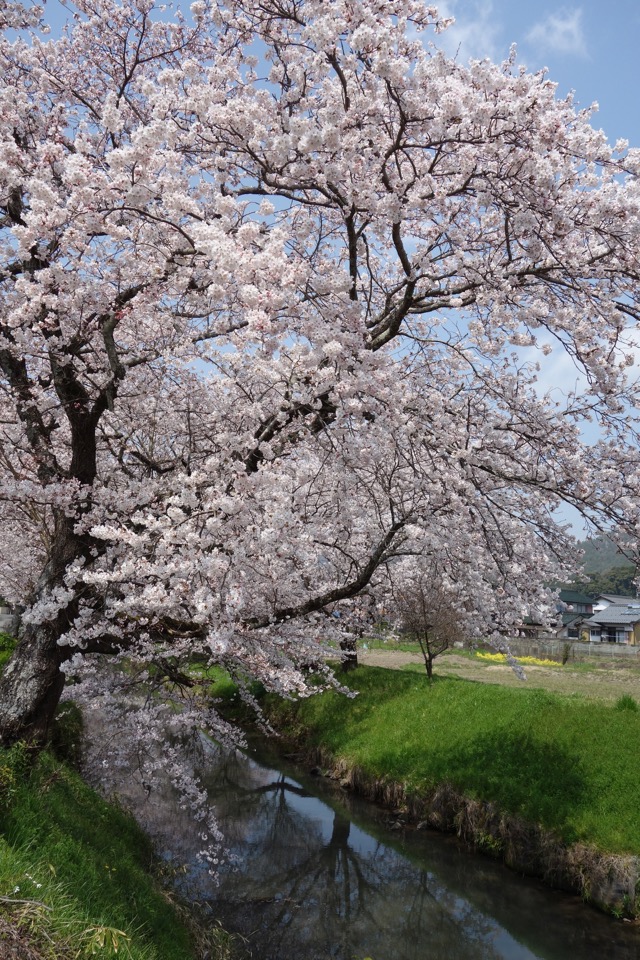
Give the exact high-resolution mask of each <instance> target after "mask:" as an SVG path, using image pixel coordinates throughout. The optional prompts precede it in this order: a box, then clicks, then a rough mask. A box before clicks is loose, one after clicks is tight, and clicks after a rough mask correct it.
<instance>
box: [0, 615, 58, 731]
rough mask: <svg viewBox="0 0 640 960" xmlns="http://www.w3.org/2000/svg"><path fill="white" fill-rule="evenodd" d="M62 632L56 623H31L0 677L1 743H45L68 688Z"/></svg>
mask: <svg viewBox="0 0 640 960" xmlns="http://www.w3.org/2000/svg"><path fill="white" fill-rule="evenodd" d="M57 641H58V631H57V630H56V629H55V627H54V625H52V624H45V625H42V626H37V627H32V626H30V625H29V626H27V628H26V630H25V632H24V636H23V637H22V639H21V640H20V642H19V644H18V646H17V647H16V649H15V651H14V653H13V656H12V657H11V659H10V660H9V663H8V664H7V666H6V667H5V670H4V674H3V676H2V678H0V743H2V745H3V746H5V747H9V746H11V744H13V743H16V742H17V741H18V740H25V741H28V742H29V743H34V744H37V745H41V744H42V743H44V742H45V740H46V738H47V734H48V731H49V727H50V725H51V720H52V719H53V715H54V712H55V709H56V707H57V705H58V701H59V700H60V696H61V694H62V690H63V687H64V674H63V673H62V672H61V671H60V664H61V663H62V661H63V659H64V658H63V656H62V655H61V654H62V650H61V648H60V647H59V646H58V642H57Z"/></svg>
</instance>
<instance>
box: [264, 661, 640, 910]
mask: <svg viewBox="0 0 640 960" xmlns="http://www.w3.org/2000/svg"><path fill="white" fill-rule="evenodd" d="M347 679H348V680H349V684H350V685H353V688H354V689H355V690H357V691H358V696H357V698H355V699H348V698H345V697H339V696H337V695H335V694H333V693H328V694H323V695H321V696H318V697H312V698H310V699H308V700H301V701H297V702H295V703H291V702H283V701H278V700H276V699H275V698H268V699H267V701H266V710H267V714H268V716H269V719H270V721H271V722H272V723H273V725H274V726H275V728H276V729H277V730H279V731H281V732H282V733H283V735H284V736H285V737H286V741H287V744H288V747H289V748H290V749H296V750H298V751H300V752H301V753H304V756H305V760H306V762H307V763H309V764H312V765H314V766H316V767H318V768H319V769H321V770H322V772H324V773H326V774H327V775H330V776H333V777H337V778H339V779H340V781H341V783H342V785H343V786H344V787H345V788H349V789H353V790H354V791H357V792H358V793H360V794H361V795H363V796H365V797H368V798H370V799H372V800H374V801H376V802H378V803H382V804H383V805H385V806H386V807H387V808H389V809H391V810H393V811H395V813H396V815H397V816H398V817H399V819H400V820H402V821H404V822H406V823H413V824H424V825H425V826H427V825H428V826H433V827H437V828H438V829H442V830H449V831H454V832H456V833H457V834H458V835H459V836H460V837H461V838H463V839H464V840H465V841H466V842H467V843H469V844H470V845H471V846H473V847H474V848H476V849H479V850H481V851H483V852H485V853H489V854H490V855H492V856H494V857H496V858H499V859H500V860H502V861H503V862H504V863H505V864H507V865H508V866H510V867H512V868H513V869H516V870H518V871H521V872H523V873H527V874H530V875H533V876H539V877H541V878H543V879H544V880H545V882H547V883H548V884H550V885H552V886H556V887H558V888H561V889H565V890H570V891H572V892H575V893H578V894H579V895H580V896H582V897H583V898H584V899H585V900H587V901H589V902H591V903H594V904H596V905H597V906H599V907H601V908H602V909H605V910H608V911H610V912H613V913H615V914H616V915H619V916H624V917H629V918H638V917H639V916H640V902H639V899H638V889H637V888H638V886H639V883H638V881H639V876H640V871H639V868H640V859H639V854H640V826H639V825H638V822H637V773H636V767H637V763H636V758H637V743H638V738H639V737H640V713H638V711H637V709H634V708H633V707H634V703H633V702H632V701H631V700H630V698H626V699H623V700H622V701H621V706H620V708H616V706H615V705H607V704H604V703H598V702H590V701H587V700H585V699H584V698H582V697H567V696H559V695H553V694H549V693H546V692H544V691H541V690H535V689H534V690H530V689H522V688H520V689H517V690H511V689H508V688H505V689H501V688H499V687H496V686H493V685H490V684H478V683H471V682H468V681H463V680H458V679H455V678H438V679H437V680H436V682H435V683H434V684H432V685H429V684H428V683H427V682H426V678H424V677H422V676H420V675H418V674H413V673H403V672H398V671H389V670H383V669H379V668H373V667H362V668H359V669H358V670H357V671H355V672H354V673H353V674H350V675H348V678H347Z"/></svg>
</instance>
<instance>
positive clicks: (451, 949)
mask: <svg viewBox="0 0 640 960" xmlns="http://www.w3.org/2000/svg"><path fill="white" fill-rule="evenodd" d="M204 776H205V782H206V786H207V790H208V793H209V797H210V800H211V802H212V804H213V805H214V806H215V808H216V811H217V816H218V819H219V821H220V824H221V826H222V829H223V832H224V834H225V836H226V838H227V842H228V844H229V846H230V848H231V850H232V852H233V854H234V855H235V856H236V857H237V866H236V867H229V866H227V867H225V868H223V870H222V873H221V878H220V883H219V885H218V886H216V885H214V884H213V883H212V881H211V879H210V877H209V876H208V874H207V872H206V870H204V868H202V866H200V865H199V864H198V862H197V860H196V858H195V853H196V848H197V839H196V838H194V830H193V825H192V823H191V822H190V821H189V820H188V819H187V818H186V817H181V816H180V814H179V812H178V811H174V812H173V813H170V812H168V813H167V812H165V818H166V819H167V822H168V823H169V825H170V827H171V830H172V837H171V839H170V841H169V842H167V839H166V836H165V841H164V851H165V854H166V855H167V856H173V857H177V858H178V859H183V860H185V861H186V863H187V869H186V872H185V873H184V874H181V878H180V880H179V886H180V889H181V891H182V892H183V893H184V894H186V895H188V896H190V897H192V898H193V899H195V900H197V901H198V902H199V903H201V904H202V903H204V904H206V905H207V907H208V909H209V910H210V913H211V915H212V916H213V917H216V918H219V919H220V920H221V921H222V923H223V925H224V926H225V927H226V928H227V929H228V930H230V931H235V932H238V933H240V934H242V935H243V936H244V937H246V938H247V948H248V949H249V950H250V952H251V956H252V957H253V958H254V960H293V958H298V957H300V958H304V960H329V958H333V960H364V958H372V960H490V958H491V960H494V958H495V960H498V958H500V960H532V958H540V960H595V958H601V957H602V958H607V960H640V929H638V928H636V927H634V926H632V925H630V924H626V923H623V922H621V921H615V920H613V919H611V918H609V917H606V916H605V915H603V914H600V913H599V912H597V911H595V910H593V909H591V908H589V907H587V906H585V905H584V904H583V903H581V902H580V900H578V899H577V898H575V897H571V896H567V895H564V894H562V893H558V892H555V891H551V890H548V889H547V888H545V887H544V886H543V885H542V884H540V883H538V882H536V881H530V880H526V879H523V878H521V877H519V876H517V875H516V874H514V873H512V872H511V871H508V870H507V869H506V868H503V867H501V866H500V865H498V864H496V863H494V862H493V861H491V860H489V859H486V858H484V857H480V856H474V855H471V854H469V853H468V852H467V851H465V850H464V849H463V848H462V847H460V846H459V845H458V843H457V842H456V841H455V840H454V839H452V838H449V837H444V836H441V835H439V834H437V833H432V832H426V831H425V832H422V831H416V830H409V829H403V828H402V827H398V825H397V824H396V825H395V826H393V825H392V824H390V823H389V820H388V815H386V814H384V813H383V812H381V811H379V810H378V809H377V808H375V807H373V806H372V805H370V804H367V803H365V802H361V801H359V800H358V799H357V798H354V797H352V796H350V795H348V794H345V793H344V792H343V791H341V790H340V789H339V788H337V787H336V786H335V785H334V784H332V783H330V782H327V781H324V780H323V779H321V778H318V777H312V776H311V775H306V774H305V773H304V772H303V771H300V770H296V769H294V768H292V767H290V766H288V765H287V764H286V763H285V764H283V763H282V762H281V761H280V760H278V759H276V758H275V756H274V755H273V754H268V753H267V750H266V748H265V746H264V745H261V746H260V747H259V748H258V749H255V750H254V751H253V752H252V755H251V756H246V755H244V754H241V753H228V752H227V753H224V752H222V751H220V750H218V748H217V747H215V746H208V747H207V749H206V762H205V764H204ZM165 826H166V823H165Z"/></svg>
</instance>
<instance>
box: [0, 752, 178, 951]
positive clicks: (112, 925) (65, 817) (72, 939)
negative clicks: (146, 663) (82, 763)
mask: <svg viewBox="0 0 640 960" xmlns="http://www.w3.org/2000/svg"><path fill="white" fill-rule="evenodd" d="M152 866H153V854H152V849H151V844H150V841H149V840H148V839H147V838H146V836H145V835H144V834H143V833H142V831H141V830H140V829H139V828H138V826H137V824H136V823H135V822H134V821H133V820H132V818H131V817H129V816H128V815H127V814H125V813H124V812H123V811H122V810H119V809H118V808H117V807H114V806H113V805H110V804H108V803H106V802H105V801H104V800H102V799H101V798H100V797H98V796H97V794H95V793H94V792H93V791H92V790H90V789H89V788H88V787H87V786H86V785H85V784H84V783H83V781H82V780H81V779H80V777H79V776H78V774H77V773H75V772H74V771H73V770H71V769H70V768H69V767H68V766H66V765H65V764H63V763H61V762H60V761H59V760H57V759H56V758H55V757H53V756H52V755H51V754H50V753H46V752H45V753H41V754H40V755H39V756H38V757H37V758H36V760H35V762H34V763H33V766H31V760H30V759H29V758H28V757H26V756H25V753H24V751H21V750H20V749H16V748H14V749H13V750H12V751H10V752H6V751H5V752H2V753H0V896H2V897H7V898H10V899H13V900H16V899H17V900H27V901H35V904H32V903H27V904H15V906H13V907H12V906H11V904H8V903H6V902H3V903H1V904H0V906H1V907H2V908H3V910H5V909H10V916H12V917H13V918H14V919H18V920H19V922H20V923H21V924H22V926H23V927H27V928H30V929H31V930H32V932H33V933H34V935H35V936H36V939H37V940H38V941H39V942H40V943H41V944H42V945H43V946H44V947H46V948H47V949H49V951H50V952H49V953H47V952H46V950H45V951H44V953H45V956H51V957H56V958H58V957H66V956H67V955H68V956H69V957H76V956H77V957H79V958H82V957H90V956H95V955H99V956H103V957H110V956H118V957H126V958H135V960H191V958H193V957H194V956H195V951H194V946H193V943H192V940H191V937H190V934H189V932H188V930H187V928H186V927H185V926H184V924H183V923H182V922H181V921H180V919H179V917H178V914H177V912H176V910H175V909H174V908H173V906H172V904H171V903H170V902H169V900H168V898H167V897H166V896H165V895H164V893H163V892H162V890H161V888H160V886H159V884H158V881H157V879H156V878H154V877H153V876H152ZM48 938H50V939H51V941H53V944H48Z"/></svg>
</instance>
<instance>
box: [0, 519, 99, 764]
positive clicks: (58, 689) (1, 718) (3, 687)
mask: <svg viewBox="0 0 640 960" xmlns="http://www.w3.org/2000/svg"><path fill="white" fill-rule="evenodd" d="M73 524H74V521H73V519H71V518H69V517H67V516H65V515H64V514H62V513H60V514H59V515H58V516H57V518H56V523H55V529H54V535H53V541H52V547H51V551H50V555H49V560H48V562H47V564H46V566H45V568H44V570H43V571H42V574H41V576H40V579H39V581H38V584H37V586H36V589H35V591H34V598H33V599H35V600H36V601H37V600H38V599H42V598H45V597H47V596H48V595H49V594H50V592H51V590H53V589H55V587H58V586H62V585H63V584H64V574H65V571H66V569H67V567H68V565H69V564H70V563H71V562H72V561H73V560H76V559H78V558H79V557H81V556H82V555H84V554H85V553H86V547H87V544H86V543H84V542H83V540H82V539H81V538H80V537H78V535H77V534H76V533H75V532H74V529H73ZM76 614H77V602H76V601H74V600H72V601H71V602H70V603H69V604H67V605H66V606H65V607H64V608H63V609H61V610H60V611H59V612H58V613H57V615H56V616H55V617H53V618H51V619H50V620H45V621H44V622H42V623H39V624H26V626H25V629H24V632H23V635H22V637H21V639H20V641H19V643H18V645H17V647H16V649H15V650H14V652H13V654H12V656H11V658H10V660H9V662H8V663H7V665H6V667H5V669H4V673H3V675H2V677H0V743H1V744H2V745H3V746H5V747H8V746H11V744H13V743H16V742H17V741H18V740H24V741H27V742H29V743H32V744H33V745H35V746H40V745H42V744H43V743H44V742H45V741H46V738H47V734H48V731H49V728H50V726H51V721H52V719H53V716H54V713H55V710H56V707H57V705H58V702H59V700H60V696H61V694H62V690H63V688H64V680H65V678H64V674H63V673H62V671H61V670H60V667H61V665H62V664H63V663H64V661H65V660H66V659H68V657H69V649H68V648H66V647H61V646H59V644H58V640H59V638H60V637H61V636H62V634H63V633H64V632H65V631H66V630H67V629H68V628H69V626H70V625H71V623H72V622H73V620H74V619H75V616H76Z"/></svg>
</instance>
